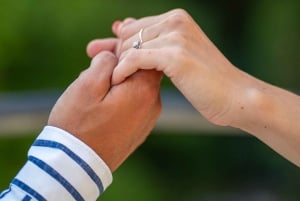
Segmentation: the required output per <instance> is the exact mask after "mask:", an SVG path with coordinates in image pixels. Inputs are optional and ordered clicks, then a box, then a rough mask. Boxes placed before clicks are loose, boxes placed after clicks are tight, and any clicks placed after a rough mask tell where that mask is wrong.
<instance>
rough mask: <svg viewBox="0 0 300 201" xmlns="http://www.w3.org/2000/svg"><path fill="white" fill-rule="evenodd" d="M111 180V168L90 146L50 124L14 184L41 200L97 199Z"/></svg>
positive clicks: (39, 137)
mask: <svg viewBox="0 0 300 201" xmlns="http://www.w3.org/2000/svg"><path fill="white" fill-rule="evenodd" d="M111 182H112V173H111V171H110V169H109V168H108V166H107V165H106V164H105V162H104V161H103V160H102V159H101V158H100V157H99V156H98V155H97V154H96V153H95V152H94V151H93V150H92V149H91V148H90V147H89V146H87V145H86V144H85V143H84V142H82V141H81V140H79V139H78V138H76V137H74V136H73V135H71V134H69V133H68V132H66V131H64V130H62V129H59V128H56V127H52V126H46V127H45V128H44V129H43V131H42V132H41V134H40V135H39V136H38V137H37V139H36V140H35V142H34V143H33V145H32V146H31V148H30V150H29V152H28V161H27V163H26V164H25V166H24V167H23V168H22V170H21V171H20V172H19V173H18V175H17V176H16V178H15V179H14V180H13V182H12V186H13V187H15V188H19V189H20V190H22V191H25V192H26V193H27V194H29V195H30V196H31V197H33V198H35V199H37V200H43V199H45V200H65V201H69V200H70V201H71V200H96V199H97V198H98V197H99V196H100V195H101V194H102V193H103V191H104V190H105V189H106V188H107V187H108V186H109V185H110V184H111Z"/></svg>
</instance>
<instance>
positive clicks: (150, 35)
mask: <svg viewBox="0 0 300 201" xmlns="http://www.w3.org/2000/svg"><path fill="white" fill-rule="evenodd" d="M163 23H164V21H162V22H160V23H157V24H154V25H152V26H149V27H147V28H144V29H143V31H142V32H141V39H142V41H143V43H142V47H141V48H143V49H145V43H147V42H148V41H151V42H152V41H153V40H155V39H156V38H158V37H160V36H161V35H162V34H163V33H165V31H166V30H164V27H165V26H163ZM139 35H140V31H139V32H138V33H135V34H134V35H133V36H131V37H130V38H128V39H127V40H125V41H122V44H121V45H120V47H118V48H119V49H118V51H119V52H124V51H126V50H128V49H129V48H132V47H133V43H134V42H136V41H138V40H140V38H139V37H140V36H139ZM160 42H164V41H160ZM157 47H161V45H158V46H157ZM153 48H154V47H153Z"/></svg>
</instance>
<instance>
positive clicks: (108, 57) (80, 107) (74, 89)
mask: <svg viewBox="0 0 300 201" xmlns="http://www.w3.org/2000/svg"><path fill="white" fill-rule="evenodd" d="M116 64H117V58H116V56H115V55H114V54H112V53H111V52H107V51H102V52H101V53H99V54H97V55H96V56H95V57H94V58H93V60H92V62H91V65H90V67H89V68H88V69H86V70H85V71H84V72H82V73H81V74H80V76H79V77H78V78H77V79H76V80H75V81H74V82H73V83H72V84H71V85H70V86H69V87H68V88H67V89H66V91H65V92H64V93H63V95H62V96H61V97H60V98H59V100H58V101H57V103H56V104H55V106H54V107H53V109H52V111H51V113H50V116H49V120H48V125H51V126H55V127H58V128H61V129H64V130H66V131H68V132H69V133H71V134H73V135H74V136H76V137H78V138H79V139H81V140H82V141H83V142H85V143H86V144H87V145H89V146H90V147H91V148H92V149H93V150H94V151H95V152H96V153H97V154H98V155H99V156H100V157H101V158H102V159H103V160H104V161H105V162H106V164H107V165H108V166H109V168H110V169H111V171H115V170H116V169H117V168H118V167H119V166H120V164H121V163H122V162H123V161H124V160H125V159H126V158H127V157H128V156H129V155H130V154H131V153H132V152H133V151H134V150H135V149H136V148H137V147H138V146H139V145H140V144H141V143H143V142H144V140H145V139H146V137H147V136H148V135H149V133H150V131H151V130H152V128H153V127H154V125H155V122H156V120H157V118H158V116H159V113H160V111H161V103H160V96H159V85H160V80H161V73H159V72H156V71H144V70H142V71H139V72H137V73H136V74H134V75H132V76H130V77H129V78H128V79H126V81H125V82H122V84H120V85H116V86H111V76H112V73H113V70H114V68H115V66H116Z"/></svg>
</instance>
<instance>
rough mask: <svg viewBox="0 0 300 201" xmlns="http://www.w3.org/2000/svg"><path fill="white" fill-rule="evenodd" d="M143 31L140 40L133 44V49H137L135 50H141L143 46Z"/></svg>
mask: <svg viewBox="0 0 300 201" xmlns="http://www.w3.org/2000/svg"><path fill="white" fill-rule="evenodd" d="M143 31H144V29H143V28H142V29H141V30H140V31H139V40H137V41H134V42H133V43H132V47H133V48H135V49H141V47H142V44H143Z"/></svg>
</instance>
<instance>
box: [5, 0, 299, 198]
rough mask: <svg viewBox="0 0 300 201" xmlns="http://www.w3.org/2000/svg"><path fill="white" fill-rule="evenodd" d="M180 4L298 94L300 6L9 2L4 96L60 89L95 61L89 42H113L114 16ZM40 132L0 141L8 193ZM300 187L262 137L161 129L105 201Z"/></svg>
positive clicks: (241, 63)
mask: <svg viewBox="0 0 300 201" xmlns="http://www.w3.org/2000/svg"><path fill="white" fill-rule="evenodd" d="M178 7H180V8H184V9H186V10H187V11H188V12H189V13H190V14H191V15H192V16H193V17H194V19H195V20H196V21H197V22H198V23H199V25H200V26H201V27H202V29H203V30H204V31H205V32H206V34H207V35H208V36H209V37H210V38H211V39H212V41H214V43H215V44H216V45H217V46H218V47H219V48H220V49H221V51H222V52H223V53H224V54H225V55H226V56H227V57H228V58H229V59H230V60H231V61H232V62H233V63H234V64H235V65H236V66H238V67H239V68H241V69H243V70H245V71H247V72H248V73H250V74H252V75H254V76H256V77H258V78H260V79H263V80H265V81H267V82H270V83H272V84H275V85H278V86H281V87H284V88H287V89H292V90H295V89H297V88H299V85H300V84H299V82H300V81H299V78H298V77H299V74H300V68H299V66H300V65H299V64H300V59H299V52H300V40H299V35H300V21H299V19H300V12H299V10H300V1H297V0H286V1H280V0H272V1H271V0H252V1H250V0H249V1H239V0H227V1H225V0H223V1H221V0H215V1H213V0H197V1H196V0H187V1H174V0H165V1H158V0H153V1H145V0H139V1H137V0H131V1H126V0H109V1H108V0H84V1H83V0H82V1H70V0H60V1H56V0H52V1H43V0H42V1H37V0H23V1H18V2H15V1H9V0H1V2H0V27H1V28H0V91H1V92H11V91H13V92H20V91H32V90H53V89H54V90H56V89H59V90H62V89H64V88H65V87H66V86H67V85H68V84H69V83H70V82H71V81H72V80H73V79H75V78H76V77H77V75H78V74H79V73H80V71H82V70H83V69H85V68H86V67H87V66H88V65H89V58H88V57H87V56H86V54H85V47H86V44H87V43H88V42H89V41H90V40H92V39H94V38H102V37H110V36H112V32H111V24H112V22H113V21H114V20H118V19H124V18H125V17H127V16H132V17H137V18H138V17H143V16H147V15H156V14H160V13H163V12H166V11H168V10H170V9H173V8H178ZM168 86H170V84H169V82H168V80H166V81H165V82H164V87H168ZM36 134H37V133H30V134H28V135H24V137H17V138H0V158H1V161H2V162H1V166H0V189H4V188H6V187H7V186H8V184H9V181H10V180H11V179H12V177H13V176H14V175H15V174H16V172H17V170H18V169H19V168H20V167H21V166H22V165H23V163H24V161H25V160H26V151H27V149H28V147H29V146H30V144H31V143H32V141H33V139H34V135H36ZM229 134H230V133H229ZM299 186H300V171H299V169H298V168H297V167H295V166H294V165H292V164H291V163H289V162H288V161H286V160H285V159H283V158H282V157H281V156H279V155H278V154H276V153H275V152H274V151H272V150H270V149H269V148H268V147H267V146H266V145H264V144H262V143H261V142H260V141H258V140H257V139H255V138H252V137H249V136H245V135H241V136H234V135H224V136H223V135H222V136H221V135H214V134H213V133H193V132H190V131H189V130H187V131H186V132H185V133H182V134H178V133H177V134H176V135H174V134H173V133H160V132H154V133H153V134H152V135H151V136H150V137H149V139H148V140H147V142H146V143H145V144H144V145H143V146H142V147H141V148H139V149H138V150H137V152H136V153H135V154H134V155H132V156H131V157H130V158H129V159H128V160H127V161H126V162H125V163H124V164H123V165H122V166H121V168H120V169H119V170H118V171H117V172H116V173H115V174H114V182H113V184H112V186H111V187H110V188H109V189H108V190H107V191H106V193H105V194H104V195H103V196H102V197H101V199H100V200H107V201H109V200H143V201H148V200H149V201H154V200H155V201H159V200H164V201H168V200H170V201H171V200H173V201H174V200H176V201H194V200H204V201H219V200H222V201H223V200H231V201H232V200H243V201H244V200H245V201H250V200H251V201H252V200H253V201H254V200H255V201H269V200H270V201H271V200H272V201H277V200H284V201H294V200H295V201H296V200H299V197H300V192H299V190H298V189H299Z"/></svg>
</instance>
